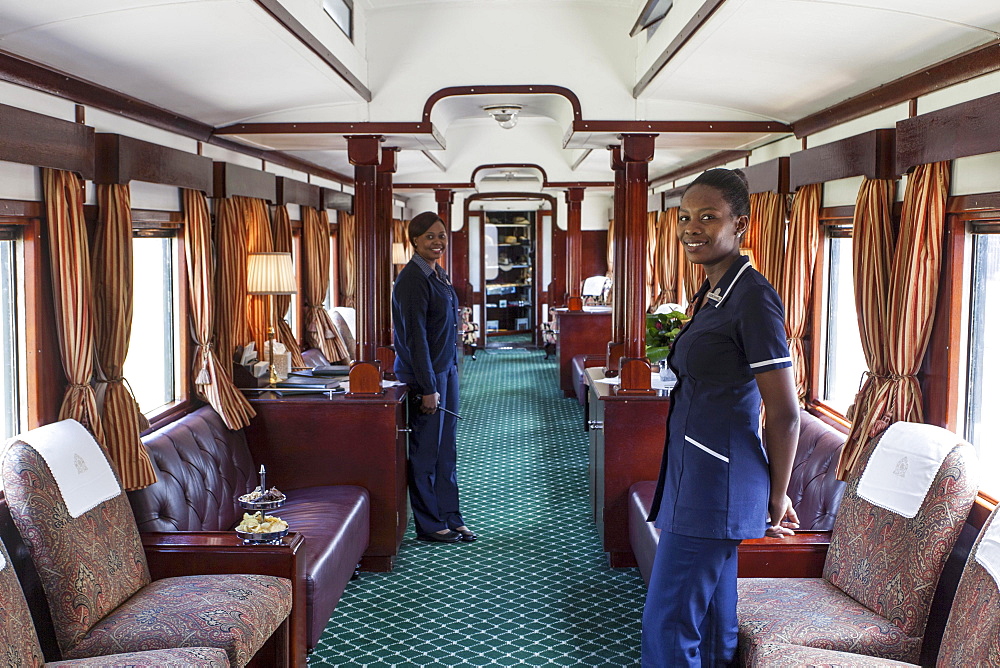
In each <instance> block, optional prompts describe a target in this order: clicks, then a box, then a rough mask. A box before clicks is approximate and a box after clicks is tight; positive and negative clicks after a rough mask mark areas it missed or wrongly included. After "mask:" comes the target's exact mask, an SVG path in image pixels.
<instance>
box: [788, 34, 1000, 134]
mask: <svg viewBox="0 0 1000 668" xmlns="http://www.w3.org/2000/svg"><path fill="white" fill-rule="evenodd" d="M998 69H1000V42H997V41H993V42H990V43H989V44H986V45H984V46H980V47H976V48H975V49H971V50H969V51H966V52H965V53H960V54H959V55H957V56H955V57H954V58H949V59H947V60H943V61H941V62H940V63H938V64H936V65H932V66H931V67H928V68H925V69H921V70H919V71H917V72H914V73H913V74H907V75H906V76H904V77H901V78H899V79H896V80H895V81H890V82H889V83H887V84H884V85H882V86H879V87H878V88H875V89H873V90H870V91H866V92H864V93H862V94H861V95H856V96H854V97H852V98H850V99H848V100H844V101H843V102H840V103H839V104H835V105H833V106H832V107H827V108H826V109H824V110H822V111H819V112H817V113H815V114H811V115H809V116H806V117H805V118H800V119H799V120H797V121H795V122H794V123H792V127H793V128H794V129H795V136H796V137H805V136H808V135H812V134H815V133H817V132H820V131H821V130H826V129H829V128H832V127H835V126H837V125H842V124H844V123H846V122H847V121H851V120H854V119H855V118H861V117H862V116H866V115H868V114H871V113H874V112H876V111H878V110H880V109H885V108H887V107H891V106H893V105H897V104H902V103H903V102H907V101H908V100H913V99H916V98H918V97H921V96H923V95H926V94H927V93H930V92H932V91H935V90H940V89H942V88H947V87H948V86H954V85H955V84H957V83H961V82H963V81H968V80H969V79H974V78H975V77H978V76H981V75H983V74H988V73H990V72H995V71H997V70H998Z"/></svg>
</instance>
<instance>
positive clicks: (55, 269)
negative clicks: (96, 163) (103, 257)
mask: <svg viewBox="0 0 1000 668" xmlns="http://www.w3.org/2000/svg"><path fill="white" fill-rule="evenodd" d="M42 187H43V189H44V193H45V211H46V215H47V218H48V221H47V222H48V232H49V247H50V255H51V266H52V297H53V302H54V304H55V310H56V329H57V333H58V336H59V353H60V356H61V357H62V364H63V371H64V372H65V373H66V380H67V381H68V383H67V386H66V394H65V395H64V396H63V402H62V406H61V407H60V409H59V419H60V420H65V419H69V418H72V419H74V420H76V421H77V422H79V423H80V424H82V425H83V426H84V427H86V428H87V429H89V430H90V432H91V433H92V434H93V435H94V438H95V439H96V440H97V441H98V442H99V443H103V442H104V430H103V429H102V428H101V418H100V414H99V413H98V410H97V397H96V395H95V393H94V388H93V387H91V385H90V381H91V379H92V375H93V369H94V330H93V321H92V320H91V317H92V314H91V300H92V299H93V293H92V290H91V274H90V254H89V251H88V243H87V227H86V224H85V223H84V220H83V182H82V181H81V180H80V178H79V177H78V176H77V175H76V174H73V173H71V172H65V171H62V170H58V169H48V168H45V169H42Z"/></svg>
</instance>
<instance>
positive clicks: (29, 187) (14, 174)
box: [0, 161, 42, 202]
mask: <svg viewBox="0 0 1000 668" xmlns="http://www.w3.org/2000/svg"><path fill="white" fill-rule="evenodd" d="M0 199H13V200H24V201H28V202H41V201H42V172H41V170H40V169H38V168H37V167H34V166H33V165H21V164H18V163H16V162H3V161H0Z"/></svg>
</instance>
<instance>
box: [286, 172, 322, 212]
mask: <svg viewBox="0 0 1000 668" xmlns="http://www.w3.org/2000/svg"><path fill="white" fill-rule="evenodd" d="M276 186H277V187H276V195H277V200H276V201H275V204H279V205H281V204H301V205H303V206H311V207H312V208H314V209H317V210H318V209H319V208H320V187H319V186H317V185H313V184H311V183H303V182H302V181H296V180H295V179H290V178H287V177H285V176H279V177H277V184H276Z"/></svg>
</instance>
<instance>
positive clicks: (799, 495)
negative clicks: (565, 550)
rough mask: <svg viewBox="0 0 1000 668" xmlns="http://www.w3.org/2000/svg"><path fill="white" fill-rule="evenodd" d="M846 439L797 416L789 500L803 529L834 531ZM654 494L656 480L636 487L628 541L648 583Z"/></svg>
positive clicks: (654, 534)
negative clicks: (796, 441)
mask: <svg viewBox="0 0 1000 668" xmlns="http://www.w3.org/2000/svg"><path fill="white" fill-rule="evenodd" d="M844 438H845V437H844V435H843V434H842V433H840V432H839V431H837V430H836V429H834V428H833V427H830V426H829V425H827V424H826V423H825V422H823V421H822V420H820V419H819V418H818V417H816V416H814V415H812V414H811V413H808V412H806V411H804V410H801V411H799V447H798V450H796V452H795V465H794V467H793V468H792V478H791V480H790V481H789V484H788V496H789V497H790V498H791V499H792V505H793V506H794V507H795V512H797V513H798V515H799V520H800V522H801V527H800V528H801V529H808V530H813V531H826V530H829V529H832V528H833V521H834V520H835V519H836V517H837V509H838V508H839V507H840V500H841V498H842V497H843V496H844V482H843V481H841V480H837V475H836V473H837V471H836V467H837V461H838V460H839V459H840V451H841V449H842V448H843V447H844ZM655 492H656V481H654V480H650V481H643V482H637V483H635V484H634V485H632V487H631V488H630V489H629V509H628V527H629V542H630V544H631V545H632V551H633V552H634V553H635V559H636V561H637V562H638V564H639V572H640V573H642V577H643V579H644V580H645V581H646V584H649V575H650V573H651V572H652V568H653V557H654V555H655V554H656V544H657V542H659V539H660V530H659V529H657V528H656V527H654V526H653V525H652V523H650V522H647V521H646V517H648V516H649V509H650V506H651V505H652V502H653V494H654V493H655Z"/></svg>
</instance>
